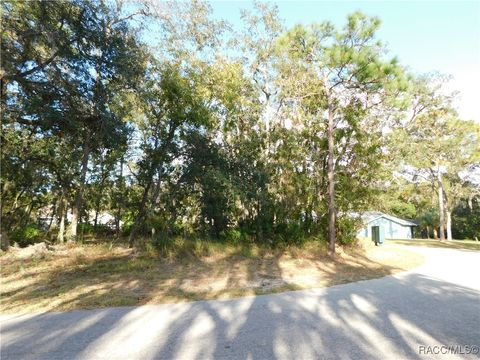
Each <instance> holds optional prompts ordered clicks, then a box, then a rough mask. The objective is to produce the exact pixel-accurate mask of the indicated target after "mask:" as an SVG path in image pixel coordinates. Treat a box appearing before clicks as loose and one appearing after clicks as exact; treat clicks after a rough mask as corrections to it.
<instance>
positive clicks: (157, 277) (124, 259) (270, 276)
mask: <svg viewBox="0 0 480 360" xmlns="http://www.w3.org/2000/svg"><path fill="white" fill-rule="evenodd" d="M182 241H184V240H182ZM185 249H189V250H188V251H187V250H185ZM184 250H185V251H184V252H183V253H177V255H181V256H170V258H165V257H159V256H158V255H157V254H154V253H151V252H150V253H149V252H142V253H135V252H133V251H132V250H131V249H127V248H125V247H122V246H116V247H114V248H112V249H110V248H109V247H108V246H106V245H73V246H57V247H56V248H55V249H53V250H52V251H48V252H47V253H46V254H45V255H44V256H43V258H41V259H32V258H28V259H22V258H20V257H19V256H18V255H14V254H3V255H2V257H1V258H0V265H1V275H2V281H1V311H2V312H8V313H12V312H15V313H19V312H39V311H41V312H43V311H64V310H73V309H86V308H97V307H107V306H124V305H141V304H152V303H165V302H179V301H191V300H200V299H214V298H232V297H238V296H243V295H249V294H264V293H272V292H280V291H286V290H296V289H304V288H312V287H324V286H331V285H336V284H342V283H347V282H352V281H358V280H365V279H372V278H377V277H382V276H385V275H388V274H392V273H396V272H398V271H402V270H406V269H409V268H412V267H415V266H417V265H419V264H420V263H422V261H423V260H422V258H421V256H420V255H418V254H416V253H412V252H410V251H408V250H404V249H400V248H398V247H397V248H394V247H389V246H383V247H378V248H377V247H374V246H371V245H370V244H369V243H366V245H365V244H364V246H357V247H355V248H351V249H347V250H343V249H339V256H338V258H337V260H336V261H332V260H330V259H329V258H328V257H326V256H325V253H326V249H325V247H324V246H322V245H321V244H319V243H318V242H309V243H307V244H305V245H303V246H302V247H288V248H285V249H281V250H279V249H277V250H272V249H269V248H265V247H259V246H255V245H251V244H250V245H246V244H243V245H235V246H234V245H224V244H218V243H205V242H198V241H197V242H195V243H194V244H190V245H189V247H184Z"/></svg>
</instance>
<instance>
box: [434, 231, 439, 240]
mask: <svg viewBox="0 0 480 360" xmlns="http://www.w3.org/2000/svg"><path fill="white" fill-rule="evenodd" d="M433 238H434V239H435V240H438V232H437V228H433Z"/></svg>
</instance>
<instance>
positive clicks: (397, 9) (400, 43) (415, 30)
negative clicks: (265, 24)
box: [211, 0, 480, 122]
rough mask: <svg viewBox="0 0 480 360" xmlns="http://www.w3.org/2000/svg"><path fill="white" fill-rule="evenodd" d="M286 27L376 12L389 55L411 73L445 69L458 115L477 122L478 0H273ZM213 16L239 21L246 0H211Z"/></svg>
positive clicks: (479, 116) (479, 83)
mask: <svg viewBox="0 0 480 360" xmlns="http://www.w3.org/2000/svg"><path fill="white" fill-rule="evenodd" d="M276 4H277V5H278V8H279V11H280V16H281V18H283V19H284V20H285V23H286V25H287V26H292V25H295V24H297V23H303V24H308V23H312V22H321V21H324V20H329V21H332V22H333V23H335V24H337V25H340V26H341V25H343V24H344V23H345V19H346V16H347V15H348V14H350V13H352V12H354V11H356V10H360V11H362V12H364V13H366V14H367V15H375V16H378V17H379V18H380V19H381V20H382V26H381V28H380V31H379V33H378V37H379V38H380V39H381V40H382V41H383V42H385V43H387V45H388V48H389V49H390V53H391V55H392V56H397V57H398V58H399V59H400V61H401V63H403V64H405V65H408V66H409V67H410V68H411V69H412V71H414V72H417V73H423V72H430V71H440V72H442V73H445V74H451V75H452V76H453V77H454V79H453V80H452V82H451V88H452V90H458V91H460V98H459V99H458V101H457V103H456V104H457V108H458V110H459V113H460V115H461V116H462V117H464V118H466V119H473V120H476V121H477V122H480V106H479V103H480V91H479V89H480V0H478V1H278V2H276ZM211 5H212V7H213V11H214V15H215V16H216V17H221V18H224V19H227V20H228V21H229V22H231V23H233V24H234V25H235V26H239V24H240V9H242V8H247V9H248V8H251V7H252V4H251V3H250V2H247V1H245V2H243V1H214V2H211Z"/></svg>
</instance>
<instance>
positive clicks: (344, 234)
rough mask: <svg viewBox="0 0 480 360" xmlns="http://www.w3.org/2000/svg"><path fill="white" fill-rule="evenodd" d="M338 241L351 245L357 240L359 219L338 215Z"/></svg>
mask: <svg viewBox="0 0 480 360" xmlns="http://www.w3.org/2000/svg"><path fill="white" fill-rule="evenodd" d="M337 226H338V230H337V237H338V242H339V243H340V244H343V245H352V244H354V243H355V242H356V241H357V231H358V229H359V220H357V219H353V218H350V217H340V218H338V222H337Z"/></svg>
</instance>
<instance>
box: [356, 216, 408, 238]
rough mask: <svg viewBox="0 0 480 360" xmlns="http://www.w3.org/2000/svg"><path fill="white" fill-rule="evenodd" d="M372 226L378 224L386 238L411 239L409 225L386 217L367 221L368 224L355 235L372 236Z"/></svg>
mask: <svg viewBox="0 0 480 360" xmlns="http://www.w3.org/2000/svg"><path fill="white" fill-rule="evenodd" d="M372 226H380V229H382V228H383V230H384V232H385V238H386V239H411V238H412V230H411V228H410V226H404V225H401V224H398V223H396V222H394V221H392V220H389V219H386V218H383V217H381V218H378V219H375V220H374V221H371V222H369V223H368V226H365V227H363V228H362V229H361V230H360V231H359V232H358V233H357V237H366V238H369V239H371V238H372Z"/></svg>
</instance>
